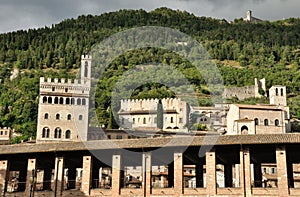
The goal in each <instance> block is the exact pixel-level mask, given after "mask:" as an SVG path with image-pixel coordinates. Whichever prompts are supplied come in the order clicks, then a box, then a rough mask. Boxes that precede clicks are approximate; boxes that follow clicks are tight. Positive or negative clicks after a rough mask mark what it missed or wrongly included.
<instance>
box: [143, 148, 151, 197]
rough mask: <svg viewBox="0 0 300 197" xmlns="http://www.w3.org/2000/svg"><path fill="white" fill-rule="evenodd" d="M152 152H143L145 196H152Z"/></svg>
mask: <svg viewBox="0 0 300 197" xmlns="http://www.w3.org/2000/svg"><path fill="white" fill-rule="evenodd" d="M151 168H152V165H151V153H144V154H143V191H144V196H146V197H150V195H151V190H152V187H151V185H152V184H151V171H152V170H151Z"/></svg>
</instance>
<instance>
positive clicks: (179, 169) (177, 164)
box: [174, 152, 183, 196]
mask: <svg viewBox="0 0 300 197" xmlns="http://www.w3.org/2000/svg"><path fill="white" fill-rule="evenodd" d="M174 190H175V195H176V196H180V195H182V194H183V154H182V153H181V152H177V153H174Z"/></svg>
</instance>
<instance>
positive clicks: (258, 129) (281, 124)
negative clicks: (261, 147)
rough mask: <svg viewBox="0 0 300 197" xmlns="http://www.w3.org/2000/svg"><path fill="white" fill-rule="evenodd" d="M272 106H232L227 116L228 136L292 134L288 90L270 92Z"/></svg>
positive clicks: (271, 89) (275, 87)
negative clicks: (287, 100)
mask: <svg viewBox="0 0 300 197" xmlns="http://www.w3.org/2000/svg"><path fill="white" fill-rule="evenodd" d="M269 95H270V105H245V104H232V105H230V109H229V111H228V114H227V134H230V135H239V134H280V133H287V132H290V123H289V120H290V117H289V108H288V107H287V106H286V88H285V87H284V86H273V87H271V88H270V90H269Z"/></svg>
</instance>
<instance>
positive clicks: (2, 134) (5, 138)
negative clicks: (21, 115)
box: [0, 127, 12, 145]
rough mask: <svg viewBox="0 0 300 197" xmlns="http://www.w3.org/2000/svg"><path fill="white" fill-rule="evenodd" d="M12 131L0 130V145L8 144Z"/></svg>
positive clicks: (7, 128)
mask: <svg viewBox="0 0 300 197" xmlns="http://www.w3.org/2000/svg"><path fill="white" fill-rule="evenodd" d="M11 138H12V129H11V128H10V127H3V128H0V144H3V145H4V144H10V140H11Z"/></svg>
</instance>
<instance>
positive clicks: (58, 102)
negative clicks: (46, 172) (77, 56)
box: [36, 55, 91, 142]
mask: <svg viewBox="0 0 300 197" xmlns="http://www.w3.org/2000/svg"><path fill="white" fill-rule="evenodd" d="M90 77H91V56H88V55H86V56H85V55H83V56H82V59H81V77H80V80H77V79H75V80H74V81H72V80H70V79H68V80H65V79H60V80H59V79H57V78H55V79H54V80H53V79H51V78H48V79H47V80H45V79H44V78H43V77H41V79H40V99H39V109H38V126H37V136H36V139H37V142H50V141H80V140H87V131H88V112H89V94H90V83H91V82H90Z"/></svg>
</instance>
